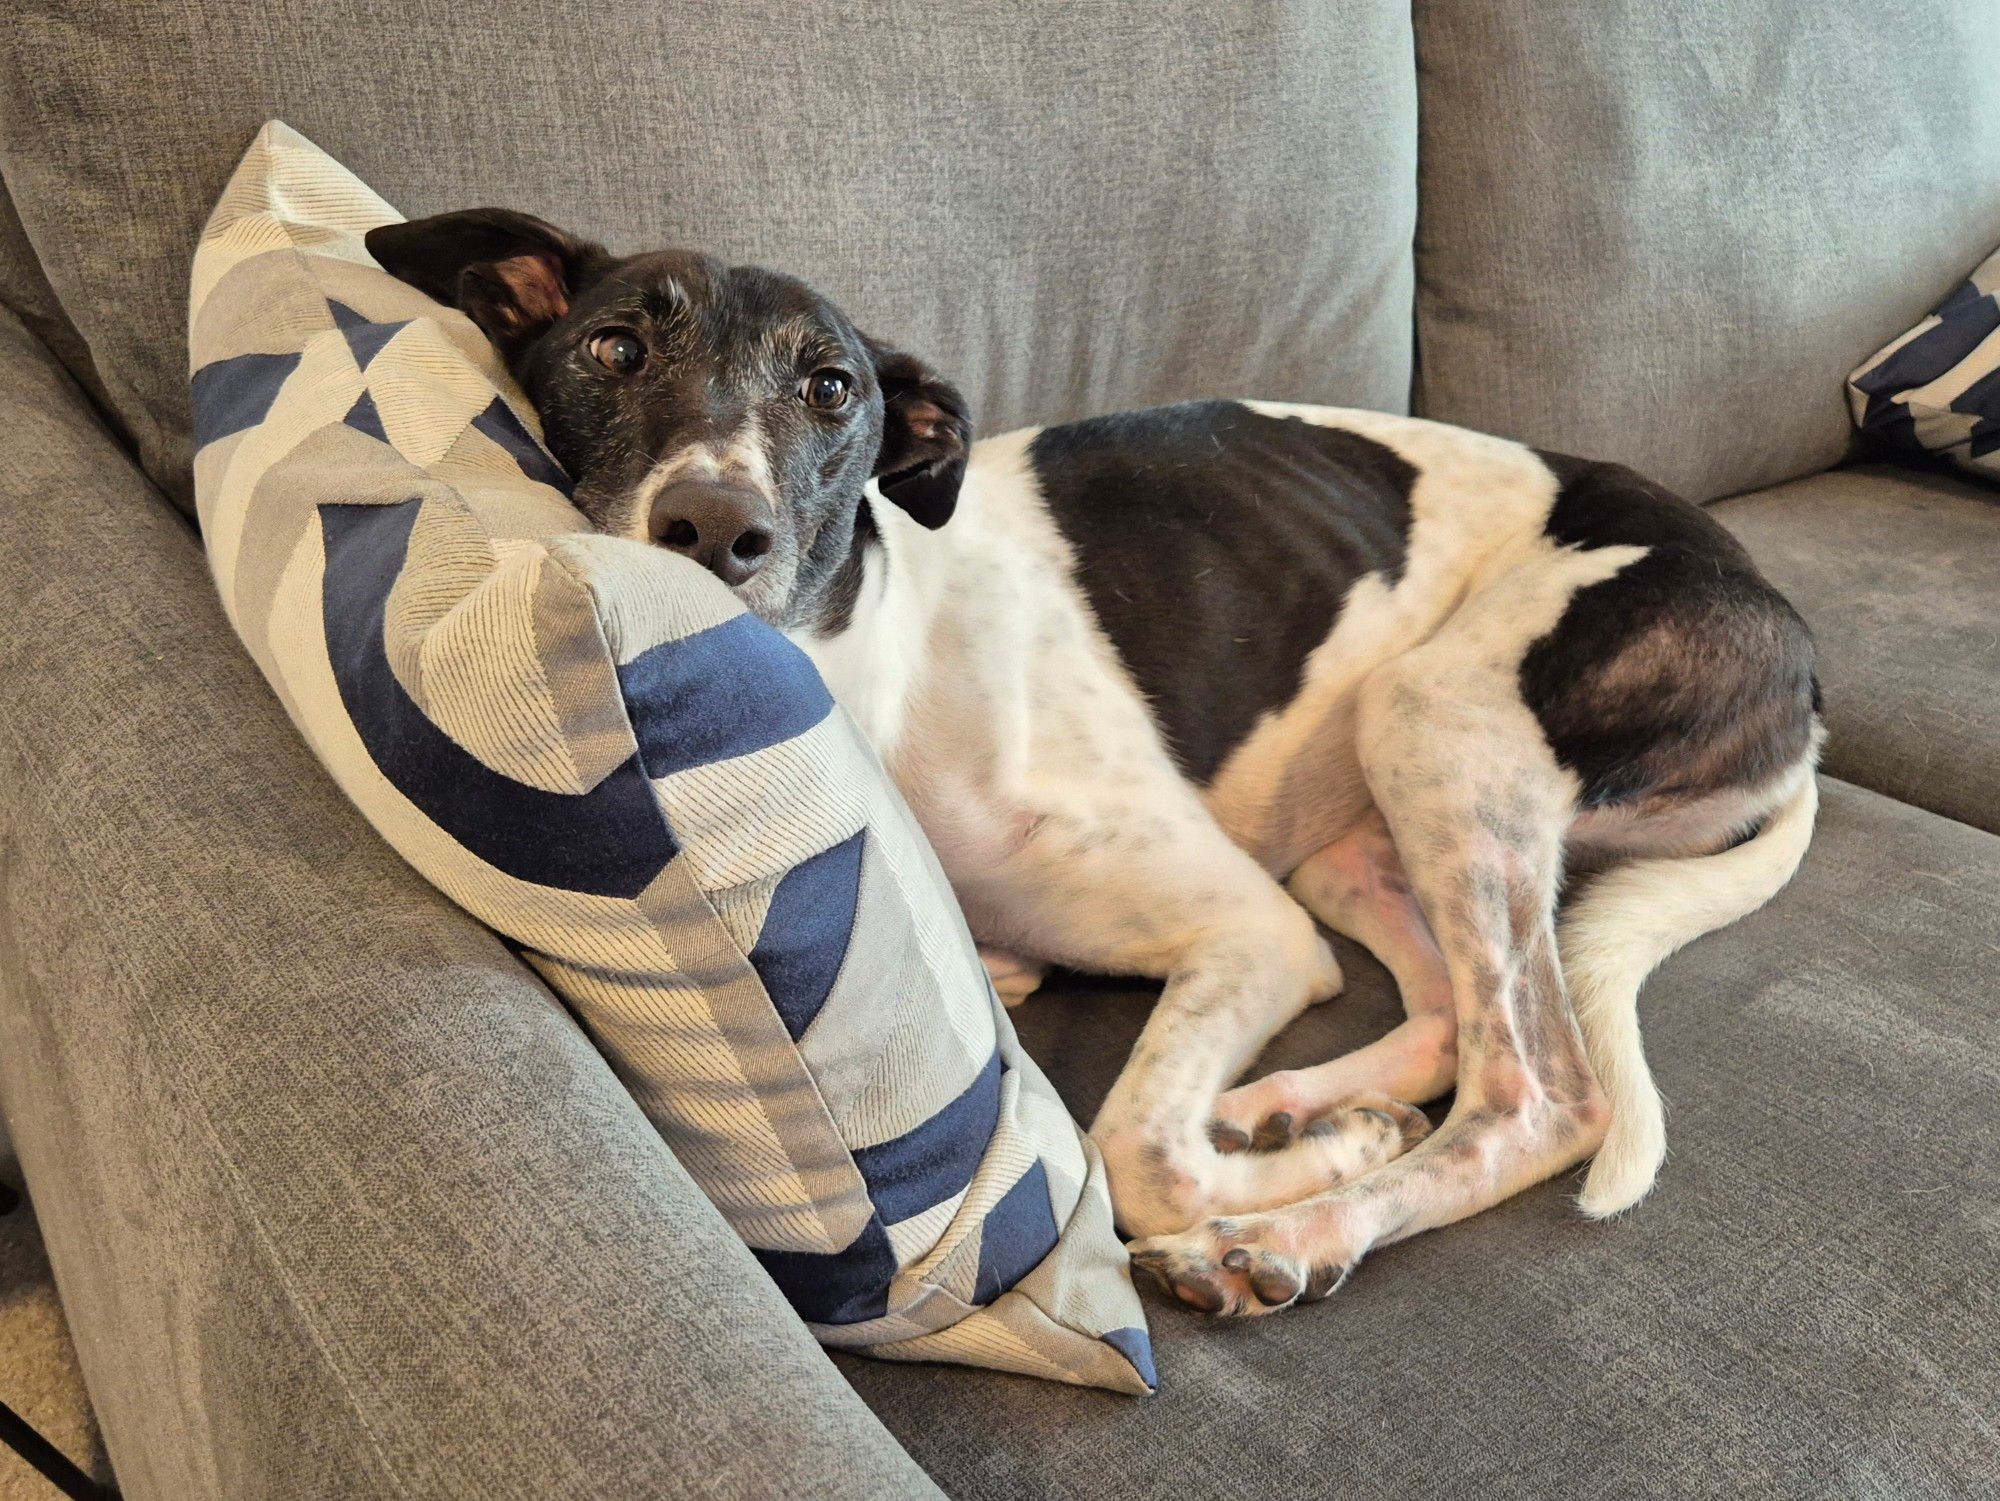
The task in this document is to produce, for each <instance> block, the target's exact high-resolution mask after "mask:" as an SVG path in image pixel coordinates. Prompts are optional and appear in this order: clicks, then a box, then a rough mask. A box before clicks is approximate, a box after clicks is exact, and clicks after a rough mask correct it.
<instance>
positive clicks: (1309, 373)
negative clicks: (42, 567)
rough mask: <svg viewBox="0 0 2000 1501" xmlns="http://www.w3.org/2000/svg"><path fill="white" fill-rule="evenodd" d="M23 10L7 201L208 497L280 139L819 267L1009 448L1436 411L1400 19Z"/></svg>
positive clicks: (812, 272) (168, 472)
mask: <svg viewBox="0 0 2000 1501" xmlns="http://www.w3.org/2000/svg"><path fill="white" fill-rule="evenodd" d="M5 14H6V23H5V24H4V25H0V177H4V179H5V181H6V186H7V189H8V191H9V192H10V193H11V194H12V196H13V200H14V204H15V206H16V207H17V208H18V210H19V213H20V219H21V223H22V224H23V225H24V226H25V229H26V235H27V240H28V243H29V247H30V249H31V251H32V255H33V258H34V259H35V260H38V261H39V263H40V266H41V268H42V269H43V270H45V271H46V273H47V276H48V280H49V282H51V283H52V284H53V292H54V296H55V298H57V299H59V306H60V311H61V313H62V314H63V315H65V316H66V317H67V319H68V320H69V321H71V322H73V324H74V326H75V328H76V329H78V330H80V332H81V335H82V338H81V341H80V343H79V345H78V346H76V347H82V346H83V345H87V349H88V354H89V357H90V359H91V361H92V366H91V367H89V368H86V367H82V366H79V365H76V364H73V365H72V369H73V370H77V371H78V372H79V373H80V374H84V375H88V374H91V373H92V371H93V370H94V372H95V373H96V374H98V375H101V377H102V385H103V388H104V390H105V392H106V393H107V399H108V401H109V403H110V410H111V411H112V412H113V413H114V414H115V416H116V418H117V419H118V421H119V422H120V423H121V424H122V425H123V426H124V427H125V428H126V429H127V430H129V431H130V432H131V434H132V435H133V437H134V439H135V441H136V444H137V446H138V449H139V452H140V454H141V457H142V460H143V461H144V463H145V466H146V468H147V470H148V472H149V473H151V474H152V475H153V476H154V477H155V479H156V480H158V481H159V482H160V483H161V484H162V485H163V486H164V487H165V488H166V490H167V492H168V493H169V494H170V495H172V496H173V497H174V498H175V499H176V500H177V501H179V502H182V503H183V504H185V503H186V501H187V497H188V494H189V482H188V471H189V462H190V458H189V455H190V437H189V435H190V420H189V408H188V393H187V383H186V379H185V374H186V373H185V371H184V370H183V369H182V363H181V358H180V356H181V345H180V335H181V328H182V322H183V317H184V314H185V312H186V295H187V263H188V258H189V257H190V255H191V254H192V253H193V250H194V245H195V240H196V237H197V236H198V235H199V233H200V230H201V226H202V222H203V220H204V219H205V218H206V216H207V214H208V211H209V210H210V209H211V208H212V207H213V206H214V204H215V201H216V198H217V196H218V195H219V194H220V192H221V190H222V185H223V184H224V183H225V182H226V181H227V180H228V177H229V174H230V171H231V169H232V168H233V167H234V165H235V162H236V158H237V157H238V156H239V155H240V154H241V153H242V150H243V142H244V141H246V140H248V139H249V138H250V136H251V135H252V134H253V133H254V132H255V131H256V129H257V127H258V126H259V125H260V124H261V123H262V122H263V121H264V120H266V119H270V118H272V117H276V118H279V119H283V120H286V121H288V122H290V123H291V124H292V125H294V126H296V127H298V128H299V129H300V130H302V131H304V132H305V133H306V134H307V135H309V136H311V137H312V138H313V139H314V140H315V141H318V142H319V143H320V144H321V145H322V146H323V147H325V148H326V149H327V150H328V151H329V152H331V153H332V154H333V155H334V156H335V157H337V158H338V159H339V160H340V161H342V162H344V163H346V164H347V165H348V166H349V167H350V168H352V169H353V170H354V171H355V172H356V173H358V174H359V175H360V176H361V177H362V178H363V179H364V180H365V181H366V182H368V183H369V185H370V186H372V187H373V188H375V189H376V191H378V192H380V193H381V194H382V195H383V196H384V197H386V198H388V199H389V200H390V201H391V202H393V203H395V204H396V206H397V207H398V208H400V209H401V210H403V211H404V212H405V213H407V214H410V215H412V216H416V215H421V214H432V213H438V212H442V211H444V210H447V209H461V208H471V207H476V206H478V205H480V204H500V205H503V206H506V207H509V208H518V209H525V210H528V211H529V212H532V213H536V214H540V215H542V216H543V217H544V218H547V219H549V220H551V221H552V222H554V223H557V224H560V225H562V226H563V227H565V228H567V229H572V230H575V231H577V232H578V233H580V234H583V235H586V236H588V237H589V238H591V239H594V240H600V241H602V242H603V243H605V244H606V245H609V246H610V247H611V248H612V249H614V250H617V251H621V252H627V253H636V252H638V251H643V250H651V249H655V248H657V247H659V246H663V245H683V246H689V247H692V248H695V249H698V250H704V251H707V252H710V253H711V254H714V255H718V256H721V257H723V258H725V259H728V260H732V261H737V262H755V263H758V264H762V265H770V266H774V267H776V268H778V269H779V270H782V271H788V272H791V273H792V274H794V275H797V276H802V277H804V278H805V279H806V280H808V281H810V282H812V283H813V284H814V285H815V286H817V287H819V288H820V289H821V290H822V291H824V292H825V293H826V294H827V295H828V296H830V297H832V298H833V299H834V300H835V301H836V302H838V303H839V304H840V305H841V307H842V308H844V309H845V310H846V311H847V312H848V313H850V314H851V315H852V316H853V317H854V319H855V320H856V322H857V323H859V325H860V326H861V327H862V328H864V329H866V330H867V331H868V332H869V333H870V334H873V335H875V336H876V337H878V338H881V339H883V340H885V341H886V342H888V343H890V344H893V345H894V346H895V347H897V348H899V349H907V350H909V351H911V352H912V353H914V354H918V355H921V356H923V357H924V358H925V359H926V360H929V361H931V362H932V363H934V364H935V365H937V366H938V368H939V369H940V370H942V371H943V372H944V373H945V374H946V375H948V376H950V377H951V378H952V379H953V380H954V381H955V382H956V383H957V384H958V385H959V386H960V387H961V388H962V389H963V390H964V391H965V393H966V395H967V396H968V397H969V398H970V399H971V401H972V405H973V412H974V415H975V417H976V419H977V422H978V425H979V427H980V429H981V430H982V431H986V432H1001V431H1004V430H1006V429H1008V428H1011V427H1016V426H1020V425H1023V424H1026V423H1031V422H1053V421H1062V420H1066V419H1069V418H1073V417H1081V416H1086V415H1089V414H1090V413H1093V412H1109V411H1121V410H1125V409H1127V408H1131V407H1136V406H1144V405H1147V404H1149V403H1153V402H1162V401H1174V400H1179V399H1181V398H1184V397H1194V396H1219V395H1239V394H1252V395H1257V396H1266V397H1271V398H1273V399H1284V400H1295V401H1318V402H1329V403H1333V404H1336V405H1345V406H1365V407H1379V408H1383V409H1386V410H1394V411H1400V410H1402V409H1403V408H1404V406H1405V404H1406V403H1407V401H1408V399H1409V383H1410V344H1411V330H1410V298H1411V262H1410V236H1411V232H1412V228H1413V226H1414V224H1415V222H1416V145H1417V137H1416V78H1415V65H1414V61H1413V57H1412V53H1411V46H1410V14H1409V7H1408V5H1407V4H1406V3H1405V0H1322V3H1317V4H1313V5H1278V6H1271V5H1217V4H1215V3H1214V0H1116V3H1108V4H1098V5H1087V6H1079V5H1077V4H1075V3H1074V0H1011V3H1009V4H1005V5H995V4H993V3H991V0H876V3H873V4H869V5H799V4H797V3H795V0H732V3H730V4H728V5H696V4H679V5H666V4H661V3H659V0H496V3H493V4H490V5H486V6H483V7H481V8H480V9H479V10H478V11H477V12H476V13H475V12H466V11H462V10H460V9H458V8H456V7H452V6H439V5H407V4H404V5H382V4H376V3H368V0H361V3H356V0H336V3H329V0H259V3H257V4H256V5H254V6H253V5H243V4H240V3H235V0H230V3H220V4H217V3H204V0H160V3H157V4H145V5H135V4H133V3H132V0H9V3H8V5H7V7H6V11H5ZM0 239H3V237H0ZM5 269H6V257H5V255H4V253H0V274H4V272H5ZM0 297H5V298H6V299H7V300H9V301H13V302H14V305H15V306H17V307H20V306H22V304H21V303H20V302H19V301H16V300H15V299H14V298H13V296H12V290H11V289H8V290H6V291H0ZM1916 312H1917V309H1915V308H1912V309H1911V310H1910V316H1912V317H1914V316H1915V314H1916ZM1905 321H1907V320H1905ZM36 326H37V330H38V332H39V331H42V329H41V326H40V325H36ZM1889 332H1890V330H1887V329H1885V330H1884V331H1883V336H1884V337H1887V335H1888V333H1889ZM50 347H52V348H55V349H56V350H57V352H58V353H59V354H62V355H63V357H64V358H65V359H69V358H70V357H71V349H72V345H71V344H69V343H63V344H58V343H56V342H55V341H54V339H53V338H52V337H51V338H50ZM1858 354H1859V352H1857V356H1856V357H1857V358H1858ZM1847 364H1848V365H1852V364H1853V360H1851V359H1850V360H1849V361H1848V362H1847ZM1846 368H1847V367H1846V366H1843V367H1842V373H1845V370H1846Z"/></svg>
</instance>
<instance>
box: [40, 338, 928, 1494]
mask: <svg viewBox="0 0 2000 1501" xmlns="http://www.w3.org/2000/svg"><path fill="white" fill-rule="evenodd" d="M0 392H4V393H5V412H6V415H7V418H8V421H7V424H6V448H7V462H6V464H5V466H4V468H0V599H5V600H6V601H7V602H8V604H7V611H6V628H5V630H4V631H0V702H4V704H5V706H6V707H5V712H4V714H0V1100H4V1103H5V1107H6V1119H7V1122H8V1124H9V1127H10V1128H11V1131H12V1134H13V1137H14V1144H15V1146H16V1148H17V1149H18V1151H19V1153H20V1158H21V1163H22V1167H23V1169H24V1171H25V1172H26V1175H27V1178H28V1181H29V1185H30V1188H31V1190H32V1192H33V1194H34V1198H35V1203H36V1208H37V1211H38V1214H39V1216H40V1219H41V1221H42V1225H43V1228H44V1230H45V1232H46V1235H47V1239H48V1243H49V1249H50V1253H51V1258H52V1260H53V1262H54V1264H55V1268H56V1274H57V1281H58V1285H59V1287H60V1288H61V1291H62V1294H63V1300H64V1303H65V1305H66V1307H67V1309H68V1311H69V1315H70V1321H71V1324H72V1328H73V1330H74V1333H75V1336H76V1343H77V1347H78V1351H79V1355H80V1357H81V1360H82V1363H83V1367H84V1371H85V1375H86V1378H87V1380H88V1383H89V1386H90V1390H91V1394H92V1397H93V1400H94V1402H95V1404H96V1406H97V1410H98V1414H99V1417H100V1419H101V1421H102V1424H103V1427H104V1430H105V1436H106V1440H107V1443H108V1446H109V1449H110V1453H111V1457H112V1461H113V1464H114V1465H115V1466H116V1468H117V1471H118V1475H119V1478H120V1481H121V1483H122V1485H123V1487H124V1490H125V1492H126V1494H127V1495H128V1496H130V1497H133V1498H135V1501H136V1498H147V1497H166V1496H172V1497H184V1496H223V1497H239V1496H246V1497H247V1496H255V1497H260V1498H273V1501H278V1498H288V1497H308V1496H310V1497H331V1496H339V1497H342V1498H362V1497H375V1496H401V1497H418V1496H421V1497H444V1496H465V1497H481V1498H487V1497H504V1496H533V1497H555V1496H560V1497H584V1496H604V1497H618V1498H629V1497H636V1496H647V1495H665V1494H674V1495H689V1496H692V1495H716V1496H746V1497H752V1496H754V1497H762V1496H770V1495H788V1494H789V1495H811V1496H815V1497H835V1496H855V1497H862V1496H866V1497H876V1496H889V1495H893V1496H904V1495H924V1494H936V1492H935V1489H934V1487H932V1486H931V1484H930V1482H929V1481H928V1480H927V1479H926V1478H925V1477H924V1475H923V1473H922V1471H921V1470H920V1469H918V1467H917V1466H916V1465H915V1463H914V1462H913V1461H912V1460H910V1458H909V1457H908V1456H907V1455H906V1454H905V1453H904V1452H903V1450H902V1449H901V1448H900V1447H899V1446H898V1445H897V1444H896V1443H895V1441H894V1440H893V1439H892V1438H890V1437H889V1435H888V1433H887V1432H886V1431H885V1430H884V1429H883V1428H882V1427H881V1425H880V1424H879V1423H878V1422H877V1421H876V1419H875V1418H874V1416H873V1415H872V1414H871V1413H870V1412H869V1411H868V1409H867V1408H866V1407H865V1406H864V1405H863V1404H862V1402H861V1401H860V1399H859V1398H858V1397H856V1396H855V1395H854V1393H853V1391H852V1390H851V1389H850V1388H849V1387H848V1386H847V1384H846V1383H845V1382H844V1381H843V1380H842V1379H841V1378H840V1376H839V1375H838V1374H837V1373H836V1372H835V1371H834V1369H833V1367H832V1365H831V1364H830V1362H828V1361H827V1359H826V1358H825V1356H824V1355H823V1354H822V1353H821V1352H820V1350H819V1349H818V1347H817V1346H815V1345H814V1344H813V1343H812V1341H811V1339H810V1338H809V1337H808V1336H807V1334H806V1332H805V1329H804V1328H803V1326H802V1325H801V1324H800V1323H799V1321H798V1320H797V1318H796V1317H795V1316H794V1315H793V1313H792V1312H791V1310H790V1309H789V1308H788V1307H787V1306H786V1305H785V1304H784V1302H783V1301H782V1300H781V1299H780V1298H779V1296H778V1294H777V1292H776V1290H775V1289H774V1288H773V1287H772V1286H771V1284H770V1282H769V1281H768V1280H767V1279H766V1277H765V1275H764V1273H763V1272H762V1271H761V1270H760V1269H759V1267H758V1266H757V1264H756V1262H755V1261H754V1260H753V1259H752V1258H751V1256H750V1254H749V1252H748V1251H746V1250H745V1249H744V1248H743V1246H742V1245H741V1244H740V1243H739V1242H738V1241H737V1239H736V1238H735V1236H734V1235H733V1234H732V1233H731V1232H730V1231H729V1229H728V1227H727V1226H726V1225H725V1224H724V1223H723V1221H722V1219H721V1217H720V1216H719V1215H718V1214H716V1212H715V1211H714V1210H713V1209H712V1208H711V1207H710V1206H709V1204H708V1203H707V1201H706V1200H704V1199H703V1198H702V1197H701V1195H700V1194H699V1193H698V1192H697V1190H696V1189H695V1187H694V1186H693V1184H692V1183H691V1181H690V1180H689V1179H688V1177H687V1175H686V1174H685V1173H684V1172H683V1171H682V1170H681V1168H680V1166H679V1164H678V1163H677V1162H676V1161H675V1160H674V1158H673V1156H672V1155H671V1154H670V1153H669V1152H668V1151H667V1149H666V1147H665V1146H664V1145H663V1144H662V1142H661V1141H660V1139H659V1137H658V1135H657V1134H656V1133H655V1132H654V1131H653V1129H652V1127H651V1126H650V1125H648V1123H647V1122H646V1120H645V1118H644V1117H643V1116H642V1115H641V1114H640V1113H639V1111H638V1109H637V1108H636V1107H635V1106H634V1105H633V1103H632V1101H631V1099H630V1097H629V1096H628V1095H627V1094H626V1093H625V1091H624V1090H623V1089H622V1088H621V1087H620V1086H619V1084H618V1082H617V1080H616V1079H615V1078H614V1077H613V1076H612V1074H611V1072H610V1070H609V1069H608V1068H607V1067H606V1066H605V1064H604V1062H603V1060H602V1059H601V1058H600V1057H599V1056H598V1055H597V1053H596V1052H595V1051H594V1050H593V1049H592V1048H591V1046H590V1044H589V1042H588V1041H587V1039H585V1038H584V1036H583V1035H582V1034H581V1032H580V1031H579V1030H578V1029H577V1027H576V1026H575V1024H574V1023H573V1022H572V1021H571V1020H570V1018H569V1017H568V1015H567V1014H566V1013H565V1012H564V1011H563V1010H562V1009H561V1007H560V1006H559V1005H558V1004H557V1003H556V1002H555V1001H554V1000H553V999H552V998H551V997H550V995H549V994H548V992H547V991H546V990H544V989H543V988H542V986H541V985H540V984H539V983H538V982H537V981H536V980H535V979H534V978H533V977H532V975H530V974H529V972H528V971H527V970H526V969H525V968H524V967H523V966H522V965H521V964H520V963H519V962H518V961H517V960H516V959H515V958H514V957H513V956H512V955H511V954H509V953H508V952H507V950H506V949H505V948H504V947H503V946H502V945H501V944H500V942H499V941H498V940H496V939H495V938H494V937H493V936H492V935H491V934H489V933H488V932H486V931H485V930H484V929H482V928H480V927H478V926H477V925H476V924H474V923H473V922H472V921H471V920H470V919H468V918H466V917H465V916H464V915H463V914H461V913H460V912H459V911H458V910H457V909H455V908H453V907H452V906H450V905H449V904H448V903H447V902H445V901H444V899H443V898H441V897H439V896H438V895H437V894H436V893H434V892H433V891H432V890H431V889H430V888H429V887H428V886H426V885H425V884H424V883H423V882H422V881H421V880H419V879H418V878H417V877H416V876H415V875H414V874H413V873H412V872H411V871H410V870H409V869H408V868H406V867H405V866H404V865H403V864H402V863H401V862H400V861H399V860H398V859H397V858H396V857H395V855H394V854H393V853H392V852H391V851H390V850H389V849H388V848H387V847H386V846H385V845H383V844H382V842H381V841H380V840H379V839H377V838H376V836H375V835H374V833H373V832H372V831H371V830H370V829H369V828H368V826H367V825H366V824H365V823H364V822H363V821H362V819H361V818H360V817H359V816H358V815H357V814H356V813H355V812H353V811H352V810H351V809H350V808H349V807H348V806H347V804H346V803H345V802H344V801H343V800H342V798H341V797H340V795H339V793H338V792H337V791H336V790H335V789H334V787H333V786H332V784H331V783H330V782H329V781H328V780H327V778H326V777H325V776H324V775H323V774H322V773H321V771H320V770H319V768H318V767H317V765H316V764H315V763H314V762H313V760H312V758H311V756H310V754H309V753H308V752H307V751H306V749H305V748H304V747H303V745H302V744H301V743H300V742H299V740H298V738H297V736H296V735H295V734H294V733H293V731H292V729H291V727H290V725H289V724H288V723H287V722H286V720H285V716H284V714H283V712H282V710H281V709H280V708H279V706H278V704H277V703H276V701H275V700H274V699H273V698H272V696H271V694H270V692H269V690H268V689H267V688H266V687H265V685H264V683H263V682H262V680H261V679H260V678H259V677H258V676H257V673H256V671H255V669H254V667H252V665H251V664H250V662H249V660H248V658H247V657H245V656H244V655H243V653H242V652H241V650H240V648H239V647H238V646H237V643H236V641H235V639H234V638H233V636H232V635H231V633H230V630H229V627H228V626H227V624H226V623H225V622H224V620H223V618H222V614H221V611H220V609H219V608H218V606H217V604H216V602H215V598H214V592H213V590H212V588H211V587H210V585H209V582H208V579H207V576H206V572H205V569H204V565H203V560H202V557H201V553H200V550H199V548H198V546H197V545H196V542H195V539H194V538H193V536H192V535H191V534H190V533H189V532H188V530H187V528H186V525H185V524H184V523H183V522H182V521H181V520H180V519H179V518H178V517H177V516H176V515H175V514H174V512H173V511H172V510H171V508H170V507H169V506H168V505H167V504H166V502H165V501H164V499H163V498H162V497H161V496H160V495H159V494H158V493H157V492H156V491H154V490H153V489H152V488H151V487H150V485H149V484H148V482H147V481H146V480H145V479H144V478H143V477H142V476H141V475H140V473H139V471H138V470H137V469H136V468H135V467H134V466H133V464H132V463H131V461H130V460H129V459H128V458H127V457H126V456H125V454H124V453H123V451H122V450H121V449H120V448H119V447H118V445H117V444H116V443H115V442H114V441H113V440H112V439H111V438H110V436H109V435H108V434H107V433H106V431H105V430H104V429H103V428H102V426H101V425H100V424H99V422H98V421H97V419H96V418H95V416H94V415H93V414H92V412H91V409H90V407H89V404H88V403H87V401H86V400H85V398H84V397H83V396H82V394H81V393H80V392H79V391H78V390H77V389H76V388H75V387H74V386H73V385H72V384H71V383H70V381H69V379H68V377H67V376H66V375H64V374H63V373H62V371H61V368H60V367H59V366H58V365H57V364H56V362H55V361H54V360H53V358H52V357H50V356H49V355H48V354H47V353H46V352H45V351H44V350H42V349H41V347H40V346H39V345H38V344H36V343H35V341H34V340H33V339H32V337H30V336H29V335H28V334H27V333H26V331H25V330H24V329H23V328H22V327H21V325H20V324H19V323H18V321H16V320H14V319H13V318H11V317H10V316H6V315H4V314H0Z"/></svg>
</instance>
